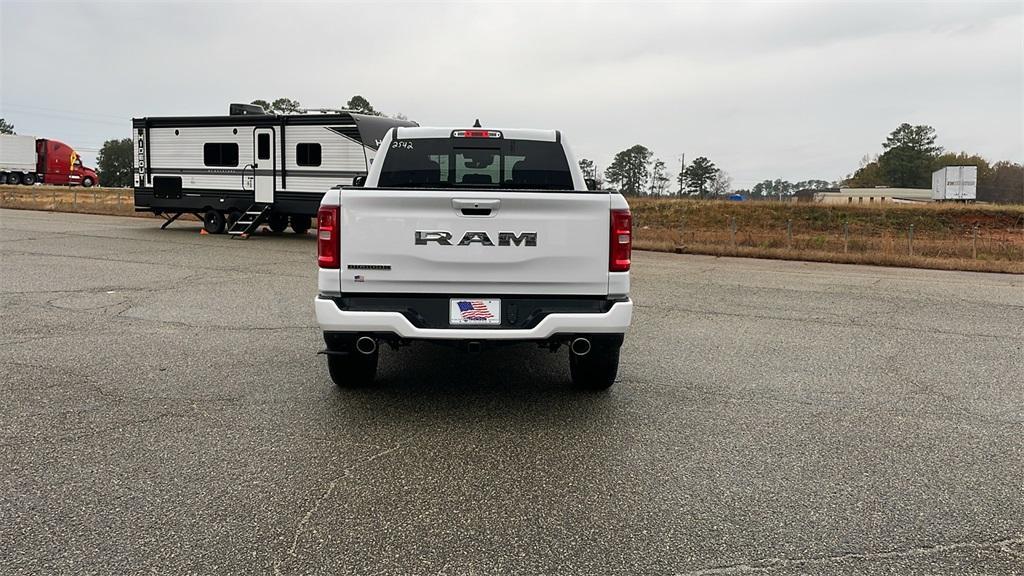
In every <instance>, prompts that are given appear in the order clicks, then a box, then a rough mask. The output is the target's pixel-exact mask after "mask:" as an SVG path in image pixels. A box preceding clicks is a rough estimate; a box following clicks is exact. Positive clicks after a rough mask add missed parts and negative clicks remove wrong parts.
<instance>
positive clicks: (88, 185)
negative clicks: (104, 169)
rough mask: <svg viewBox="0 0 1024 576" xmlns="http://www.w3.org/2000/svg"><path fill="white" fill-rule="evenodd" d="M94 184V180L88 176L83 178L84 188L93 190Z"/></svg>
mask: <svg viewBox="0 0 1024 576" xmlns="http://www.w3.org/2000/svg"><path fill="white" fill-rule="evenodd" d="M92 184H93V182H92V178H90V177H88V176H86V177H85V178H82V187H83V188H92Z"/></svg>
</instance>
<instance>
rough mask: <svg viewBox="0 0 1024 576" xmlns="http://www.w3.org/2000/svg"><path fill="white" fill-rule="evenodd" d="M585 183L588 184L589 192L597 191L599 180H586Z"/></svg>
mask: <svg viewBox="0 0 1024 576" xmlns="http://www.w3.org/2000/svg"><path fill="white" fill-rule="evenodd" d="M583 181H584V182H586V184H587V190H597V180H594V179H593V178H584V179H583Z"/></svg>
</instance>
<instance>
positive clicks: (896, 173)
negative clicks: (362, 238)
mask: <svg viewBox="0 0 1024 576" xmlns="http://www.w3.org/2000/svg"><path fill="white" fill-rule="evenodd" d="M252 103H253V104H257V105H260V106H262V107H263V108H264V109H265V110H267V111H268V112H274V113H279V114H294V113H298V112H300V111H301V110H302V106H301V104H300V103H299V102H298V101H297V100H292V99H290V98H277V99H275V100H253V101H252ZM344 108H345V109H346V110H351V111H353V112H359V113H362V114H370V115H374V116H384V114H383V113H381V112H379V111H377V110H376V109H375V108H374V107H373V105H372V104H370V102H369V100H367V99H366V98H364V97H363V96H361V95H358V94H357V95H355V96H352V97H351V98H350V99H349V100H348V102H346V103H345V106H344ZM393 117H394V118H398V119H402V120H405V119H406V117H405V116H404V115H403V114H401V113H398V114H395V115H394V116H393ZM14 133H15V131H14V125H13V124H11V123H10V122H8V121H6V120H5V119H3V118H0V134H14ZM937 139H938V138H937V134H936V132H935V129H934V128H933V127H931V126H927V125H916V126H914V125H911V124H908V123H903V124H900V125H899V126H898V127H897V128H896V129H895V130H893V131H892V132H890V133H889V135H888V136H887V137H886V139H885V141H884V142H882V153H881V154H879V155H876V156H870V155H869V156H864V157H863V158H862V159H861V163H860V167H859V168H858V169H857V170H856V171H854V172H853V173H852V174H850V175H847V176H846V177H845V178H840V179H837V180H835V181H832V182H829V181H826V180H821V179H808V180H801V181H799V182H790V181H788V180H783V179H778V178H776V179H765V180H762V181H760V182H758V183H757V184H755V185H754V186H752V187H751V188H749V189H740V190H733V188H732V178H731V177H730V176H729V174H728V173H726V172H725V171H724V170H722V169H721V168H719V167H718V166H716V165H715V163H714V162H712V161H711V160H709V159H708V158H707V157H705V156H698V157H697V158H695V159H694V160H693V161H692V162H691V163H690V164H689V165H686V166H683V167H681V169H680V170H679V172H677V173H676V174H675V175H673V176H670V173H669V170H668V168H667V165H666V163H665V162H664V161H663V160H662V159H661V158H655V157H654V153H653V152H652V151H651V150H650V149H649V148H647V147H646V146H643V145H641V144H636V145H634V146H631V147H629V148H627V149H625V150H622V151H621V152H619V153H617V154H616V155H615V157H614V159H613V160H612V163H611V164H610V165H609V166H608V167H607V168H606V169H605V170H604V171H600V170H599V169H598V167H597V165H596V164H595V162H594V161H593V160H591V159H589V158H583V159H581V160H580V161H579V166H580V169H581V170H582V171H583V175H584V177H585V178H587V179H588V180H592V181H593V182H594V184H595V185H597V186H599V187H605V186H608V187H611V188H614V189H616V190H618V191H620V192H621V193H623V194H625V195H628V196H690V197H698V198H711V197H723V196H727V195H729V194H731V193H736V194H740V195H742V196H744V197H747V198H752V199H781V198H784V197H786V196H791V195H793V194H795V193H796V192H798V191H800V190H828V189H837V188H840V187H848V188H874V187H878V186H890V187H896V188H930V187H931V174H932V172H934V171H935V170H938V169H939V168H943V167H945V166H977V167H978V200H981V201H989V202H1014V203H1024V166H1022V165H1021V164H1019V163H1016V162H1011V161H1007V160H1003V161H998V162H994V163H990V162H989V161H988V160H986V159H985V158H984V157H982V156H981V155H979V154H972V153H967V152H955V153H954V152H945V151H944V150H943V149H942V147H941V146H939V145H938V144H937ZM96 164H97V170H98V171H99V173H100V181H101V182H103V183H104V184H105V185H107V186H131V184H132V143H131V139H130V138H122V139H113V140H107V141H106V142H104V143H103V147H102V148H101V149H100V152H99V154H98V156H97V158H96Z"/></svg>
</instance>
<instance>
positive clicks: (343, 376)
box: [327, 350, 380, 388]
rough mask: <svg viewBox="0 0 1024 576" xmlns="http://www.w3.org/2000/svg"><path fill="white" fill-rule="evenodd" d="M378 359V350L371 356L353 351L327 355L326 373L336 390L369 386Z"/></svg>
mask: <svg viewBox="0 0 1024 576" xmlns="http://www.w3.org/2000/svg"><path fill="white" fill-rule="evenodd" d="M378 358H380V350H377V351H375V352H374V353H373V354H361V353H359V352H356V351H355V350H351V351H350V352H348V353H347V354H328V355H327V372H328V373H329V374H330V375H331V381H332V382H334V385H335V386H337V387H338V388H361V387H363V386H369V385H370V384H372V383H373V379H374V378H376V376H377V360H378Z"/></svg>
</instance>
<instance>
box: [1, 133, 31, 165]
mask: <svg viewBox="0 0 1024 576" xmlns="http://www.w3.org/2000/svg"><path fill="white" fill-rule="evenodd" d="M35 171H36V137H35V136H18V135H16V134H0V172H26V173H27V172H35Z"/></svg>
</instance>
